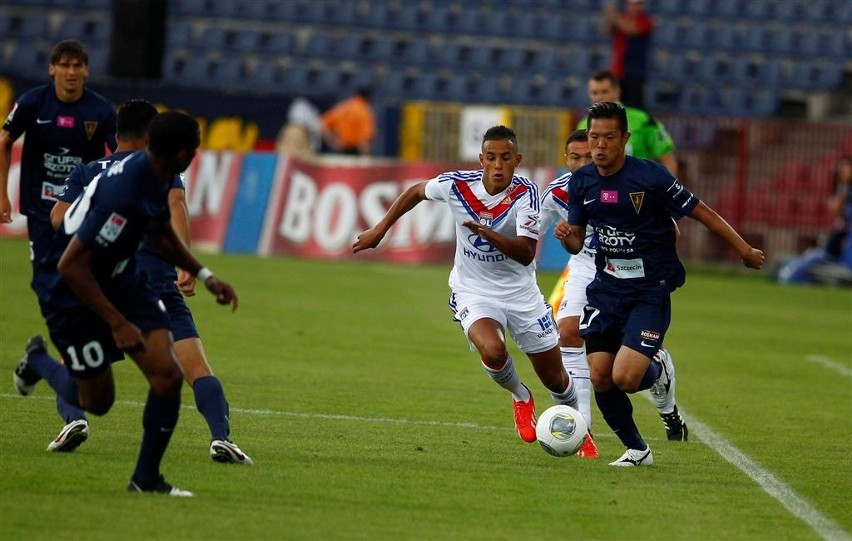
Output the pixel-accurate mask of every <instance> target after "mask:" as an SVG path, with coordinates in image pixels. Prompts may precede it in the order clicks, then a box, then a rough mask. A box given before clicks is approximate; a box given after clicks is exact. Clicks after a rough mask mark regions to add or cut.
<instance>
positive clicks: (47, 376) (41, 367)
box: [27, 351, 86, 423]
mask: <svg viewBox="0 0 852 541" xmlns="http://www.w3.org/2000/svg"><path fill="white" fill-rule="evenodd" d="M27 364H28V365H29V367H30V370H32V371H33V372H34V373H36V374H38V375H39V376H41V377H42V378H43V379H44V381H46V382H47V384H48V385H50V387H51V388H52V389H53V390H54V391H56V411H58V412H59V415H60V416H61V417H62V418H63V419H64V420H65V422H66V423H70V422H71V421H75V420H77V419H85V418H86V415H85V413H84V412H83V410H82V409H81V408H80V399H79V395H78V392H77V384H76V383H74V378H72V377H71V374H69V373H68V369H66V368H65V366H63V365H62V364H60V363H59V362H58V361H56V359H54V358H53V357H51V356H50V355H48V354H47V352H46V351H34V352H32V353H30V356H29V358H28V360H27Z"/></svg>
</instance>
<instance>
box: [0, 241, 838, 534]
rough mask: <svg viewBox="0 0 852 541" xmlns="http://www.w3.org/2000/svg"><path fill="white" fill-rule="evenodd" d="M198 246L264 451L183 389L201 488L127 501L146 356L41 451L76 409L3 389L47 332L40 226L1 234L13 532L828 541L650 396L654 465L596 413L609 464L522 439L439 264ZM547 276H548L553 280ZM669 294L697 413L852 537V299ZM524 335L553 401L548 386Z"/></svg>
mask: <svg viewBox="0 0 852 541" xmlns="http://www.w3.org/2000/svg"><path fill="white" fill-rule="evenodd" d="M202 259H203V260H204V262H205V263H206V264H207V265H208V266H209V267H211V268H212V269H214V270H215V271H216V272H217V275H219V276H221V277H222V278H223V279H225V280H228V281H230V282H231V283H232V284H233V285H234V286H235V287H236V289H237V291H238V293H239V294H240V309H239V310H238V311H237V312H236V313H234V314H231V313H229V311H228V310H227V309H224V308H222V307H219V306H217V305H216V304H215V303H214V301H213V299H212V297H211V296H210V295H209V294H207V293H206V292H204V291H201V292H199V295H198V296H197V297H195V298H192V299H190V301H189V302H190V306H191V307H192V309H193V311H194V313H195V316H196V321H197V323H198V325H199V328H200V330H201V333H202V336H203V340H204V343H205V348H206V350H207V353H208V356H209V358H210V360H211V364H212V366H213V368H214V371H215V373H216V374H217V375H218V376H219V377H220V379H221V380H222V382H223V385H224V388H225V392H226V394H227V396H228V399H229V401H230V404H231V408H232V415H231V419H232V432H233V433H232V436H233V438H234V440H235V441H236V442H237V443H238V444H239V445H240V446H241V447H242V448H243V449H244V450H245V451H246V452H247V453H249V454H250V455H251V456H252V458H253V459H254V461H255V466H253V467H242V466H231V465H221V464H215V463H213V462H212V461H211V460H210V459H209V458H208V456H207V446H208V443H209V442H208V439H209V435H208V432H207V427H206V424H205V423H204V421H203V419H202V417H201V416H200V415H198V414H197V413H196V412H195V411H194V407H193V406H194V401H193V398H192V393H191V391H190V390H189V389H188V388H187V387H184V392H183V404H184V409H183V410H182V413H181V420H180V422H179V424H178V429H177V431H176V433H175V435H174V437H173V439H172V444H171V446H170V448H169V450H168V452H167V454H166V458H165V460H164V463H163V471H164V473H165V475H166V478H167V479H168V480H169V481H171V482H172V483H174V484H175V485H177V486H179V487H181V488H186V489H189V490H192V491H194V492H195V493H196V498H193V499H179V498H167V497H157V496H146V495H133V494H127V493H125V492H124V488H125V485H126V482H127V480H128V478H129V476H130V474H131V472H132V469H133V464H134V461H135V459H136V454H137V452H138V444H139V439H140V434H141V410H142V402H143V401H144V399H145V394H146V386H145V383H144V381H143V379H142V377H141V375H140V373H139V371H138V369H137V368H136V367H135V365H133V364H132V362H130V361H125V362H122V363H119V364H117V365H115V366H114V370H115V377H116V387H117V400H118V402H117V403H116V404H115V406H114V407H113V409H112V411H111V412H110V413H109V414H108V415H107V416H105V417H102V418H96V417H90V424H91V436H90V438H89V441H87V442H86V443H85V444H84V445H83V446H81V447H80V448H79V449H78V450H77V451H76V452H74V453H72V454H53V453H48V452H46V451H45V447H46V446H47V443H48V442H49V441H50V438H52V437H53V436H54V435H55V434H56V432H57V431H58V430H59V429H60V428H61V426H62V424H63V423H62V421H61V420H60V419H59V418H58V416H57V415H56V413H55V408H54V403H53V399H52V397H53V395H52V393H51V392H50V389H49V388H48V387H47V385H45V384H44V383H40V384H39V385H38V387H37V388H36V391H35V393H34V394H33V395H32V396H29V397H25V398H24V397H18V396H17V394H16V393H15V391H14V388H13V386H12V384H11V371H12V368H13V367H14V365H15V364H16V362H17V360H18V358H19V356H20V354H21V351H22V348H23V345H24V342H25V341H26V339H27V338H28V337H29V336H30V335H32V334H35V333H46V329H45V327H44V324H43V322H42V320H41V319H40V316H39V312H38V308H37V304H36V300H35V296H34V294H33V293H32V292H31V291H30V290H29V288H28V282H29V275H30V269H29V264H28V262H27V247H26V243H25V242H23V241H20V240H9V239H4V240H0V276H2V281H1V282H0V302H2V305H3V310H2V311H0V344H2V347H0V368H2V371H5V373H6V374H7V376H3V377H4V380H5V381H6V383H3V384H2V387H0V434H2V436H0V456H2V457H3V460H2V461H0V539H4V540H14V539H26V540H33V539H46V538H50V539H89V540H92V539H116V538H122V539H152V538H155V539H483V540H485V539H488V540H495V539H547V538H554V537H555V538H565V539H569V538H570V539H666V540H675V539H691V540H692V539H708V540H709V539H773V540H779V539H819V537H820V536H819V535H818V534H817V532H815V531H814V530H813V529H812V528H811V527H810V526H808V525H807V524H806V523H805V522H803V521H802V520H800V519H799V518H797V517H795V516H794V515H793V514H791V512H789V511H788V510H787V509H785V508H784V507H783V506H782V505H781V504H780V503H779V502H778V501H777V500H775V499H773V498H772V497H770V496H769V495H768V494H767V493H766V492H765V491H764V490H763V489H761V488H760V487H759V486H758V485H757V484H756V483H755V482H754V481H752V480H751V479H750V478H749V477H748V476H746V475H745V474H744V473H742V472H741V471H739V470H738V469H737V468H735V467H734V466H732V465H731V464H729V463H728V462H727V461H725V460H724V459H723V458H721V457H720V456H719V455H718V454H717V453H716V452H715V451H714V450H713V449H712V448H711V447H710V446H708V445H707V444H705V443H704V442H702V440H701V439H700V436H701V433H700V431H698V430H695V429H693V434H692V438H691V441H690V442H688V443H686V444H682V443H677V442H668V441H666V440H665V432H664V430H663V427H662V424H661V423H660V421H659V418H658V417H657V414H656V412H655V410H654V409H653V407H652V405H651V404H650V402H649V401H647V400H646V399H645V398H643V397H641V396H634V397H633V404H634V410H635V417H636V419H637V423H638V425H639V427H640V430H641V431H642V433H643V434H644V435H645V436H646V439H647V440H648V441H649V443H650V445H651V446H652V448H653V450H654V455H655V460H656V464H655V465H654V466H653V467H651V468H637V469H627V470H625V469H621V468H611V467H609V466H607V462H608V461H610V460H613V459H615V458H617V457H618V456H619V455H620V454H621V453H622V451H623V449H622V447H621V444H620V443H619V442H618V440H617V439H616V438H615V437H614V436H613V435H612V433H611V432H610V431H609V429H608V428H607V427H606V425H605V424H604V423H603V421H602V419H601V418H600V415H599V413H598V412H597V410H596V408H595V407H594V406H593V409H595V419H594V427H593V429H594V432H595V434H596V435H597V441H598V446H599V448H600V451H601V454H602V458H601V459H598V460H583V459H579V458H575V457H570V458H565V459H559V458H554V457H551V456H549V455H547V454H545V453H544V452H543V451H542V450H541V449H540V448H538V446H537V445H535V444H533V445H528V444H524V443H523V442H521V441H520V440H519V439H518V437H517V435H516V434H515V432H514V430H513V426H512V420H511V419H512V417H511V406H510V401H509V397H508V395H507V393H506V392H505V391H502V390H501V389H499V388H498V387H497V386H496V385H494V383H492V382H491V381H490V380H488V378H487V377H486V376H485V375H484V374H483V373H482V369H481V368H480V366H479V363H478V360H477V358H476V356H475V354H474V353H471V352H469V351H467V345H466V342H465V340H464V339H463V337H462V334H461V332H460V330H459V329H458V328H457V327H456V324H454V323H453V322H452V321H451V320H450V312H449V310H448V308H447V305H446V299H447V297H448V290H447V286H446V280H447V273H448V270H449V269H448V268H446V267H442V266H438V267H411V266H391V265H385V264H373V263H365V262H328V261H306V260H289V259H283V258H278V259H256V258H251V257H243V256H205V257H203V258H202ZM555 279H556V275H555V274H554V273H542V274H541V275H540V282H541V284H542V286H543V289H544V290H545V292H549V291H550V287H551V286H552V284H553V282H554V280H555ZM673 304H674V307H673V311H674V316H673V325H672V328H671V329H670V332H669V335H668V336H667V346H668V347H669V349H670V350H671V351H672V353H673V355H674V358H675V363H676V366H677V376H678V382H677V384H678V398H679V400H678V402H679V404H680V405H681V407H682V408H683V409H684V410H685V411H686V412H687V414H689V415H692V416H694V417H695V418H696V419H697V420H700V422H701V423H703V424H704V425H706V426H707V427H709V428H711V429H712V430H713V431H714V432H715V433H716V434H717V435H719V436H721V437H723V438H725V439H726V440H727V441H728V442H730V443H731V444H732V445H734V446H736V447H737V448H738V449H740V450H741V451H742V452H744V453H745V454H747V455H748V456H749V457H751V459H753V460H754V461H756V462H757V463H758V464H760V465H761V466H762V467H763V468H765V469H766V470H768V471H770V472H772V473H773V474H774V475H775V476H776V477H777V478H778V479H780V480H781V481H782V482H784V483H785V484H786V485H787V486H788V487H789V488H790V489H791V490H792V491H794V492H795V493H796V494H797V495H798V496H800V497H801V498H803V499H805V500H806V501H807V502H809V503H810V504H811V505H812V506H813V507H814V508H816V509H817V510H818V511H819V513H821V514H822V515H824V516H825V517H827V518H828V519H830V520H831V521H833V522H834V523H836V524H837V525H838V526H839V527H840V528H842V529H843V530H845V532H847V536H848V532H850V531H852V514H850V513H849V502H850V501H852V474H850V467H849V465H850V462H849V458H848V456H849V448H850V444H852V419H850V415H849V412H850V411H852V379H850V377H849V368H850V365H852V332H850V329H852V293H850V292H849V291H848V290H845V291H844V290H837V289H824V288H797V287H782V286H778V285H775V284H771V283H769V282H768V281H766V279H765V276H763V275H762V274H757V273H754V274H749V275H742V274H726V273H721V272H712V271H700V270H692V272H690V274H689V277H688V281H687V284H686V286H685V287H684V288H682V289H681V290H679V291H677V292H676V293H675V294H674V296H673ZM51 351H52V352H53V353H55V351H54V350H53V349H52V348H51ZM512 351H513V353H514V355H515V357H516V360H517V362H516V364H517V366H518V368H519V371H520V372H521V375H522V378H523V379H524V381H526V382H527V383H528V384H529V385H530V387H531V388H532V390H533V392H534V394H535V396H536V398H537V402H538V410H539V411H543V410H544V408H546V407H547V406H548V405H550V403H551V401H550V397H549V396H548V395H547V393H546V391H545V390H544V388H543V387H542V385H541V383H540V382H538V380H537V379H535V377H534V375H533V373H532V370H531V368H530V366H529V363H528V362H527V360H526V358H525V357H524V356H523V355H522V354H520V353H518V351H517V350H516V349H514V348H512ZM810 355H820V356H823V357H827V358H830V359H832V360H833V362H835V363H839V364H840V365H841V366H842V367H845V372H844V371H843V369H841V370H840V371H837V370H832V369H830V368H827V367H825V366H822V365H818V364H814V363H811V362H808V360H807V358H808V356H810ZM0 375H2V374H0ZM5 378H8V379H5ZM4 380H0V381H4ZM841 535H842V532H841Z"/></svg>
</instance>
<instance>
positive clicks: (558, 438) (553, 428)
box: [535, 405, 589, 456]
mask: <svg viewBox="0 0 852 541" xmlns="http://www.w3.org/2000/svg"><path fill="white" fill-rule="evenodd" d="M588 433H589V427H588V426H586V420H585V419H584V418H583V415H582V414H581V413H580V412H579V411H577V410H575V409H574V408H572V407H570V406H561V405H560V406H551V407H549V408H547V409H546V410H544V412H543V413H542V414H541V415H540V416H539V418H538V422H537V423H536V425H535V435H536V438H538V443H539V444H541V448H542V449H544V450H545V451H546V452H547V453H548V454H551V455H553V456H571V455H573V454H575V453H576V452H577V451H579V450H580V447H581V446H582V445H583V441H584V440H585V439H586V434H588Z"/></svg>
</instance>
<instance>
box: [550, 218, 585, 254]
mask: <svg viewBox="0 0 852 541" xmlns="http://www.w3.org/2000/svg"><path fill="white" fill-rule="evenodd" d="M553 236H554V237H556V240H558V241H559V242H561V243H562V247H563V248H565V249H566V250H568V252H570V253H571V254H579V253H580V250H582V249H583V242H584V241H585V240H586V228H584V227H580V226H578V225H571V224H569V223H568V222H566V221H565V220H559V221H558V222H556V227H554V228H553Z"/></svg>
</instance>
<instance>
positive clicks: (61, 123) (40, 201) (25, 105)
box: [3, 84, 116, 221]
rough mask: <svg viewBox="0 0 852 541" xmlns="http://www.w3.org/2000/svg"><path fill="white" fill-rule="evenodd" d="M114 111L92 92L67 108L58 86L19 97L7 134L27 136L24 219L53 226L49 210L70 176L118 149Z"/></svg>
mask: <svg viewBox="0 0 852 541" xmlns="http://www.w3.org/2000/svg"><path fill="white" fill-rule="evenodd" d="M115 124H116V112H115V108H114V107H113V106H112V105H111V104H110V103H109V102H108V101H107V100H105V99H104V98H103V97H101V96H100V95H99V94H96V93H95V92H92V91H91V90H86V89H84V90H83V96H82V97H81V98H80V99H79V100H77V101H74V102H71V103H65V102H62V101H59V98H57V97H56V90H55V89H54V86H53V84H48V85H42V86H38V87H36V88H33V89H32V90H29V91H27V92H25V93H24V94H22V95H21V97H20V98H18V101H16V102H15V106H14V108H13V109H12V112H11V113H9V116H8V117H7V118H6V122H5V124H3V129H4V130H6V131H8V132H9V135H10V136H11V137H12V139H13V140H14V139H17V138H18V137H20V136H21V134H23V133H24V132H26V134H27V137H26V138H25V140H24V148H23V152H22V154H21V183H20V184H21V189H20V194H21V214H24V215H26V216H27V217H28V219H31V220H40V221H50V209H51V208H52V207H53V204H54V202H55V201H56V194H57V193H58V192H59V190H60V188H61V187H62V184H63V181H64V180H65V177H67V176H68V174H69V173H71V170H72V169H73V168H74V166H75V165H78V164H83V163H87V162H90V161H92V160H95V159H97V158H100V157H101V156H103V155H104V154H106V147H109V148H110V150H115V145H116V143H115Z"/></svg>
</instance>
